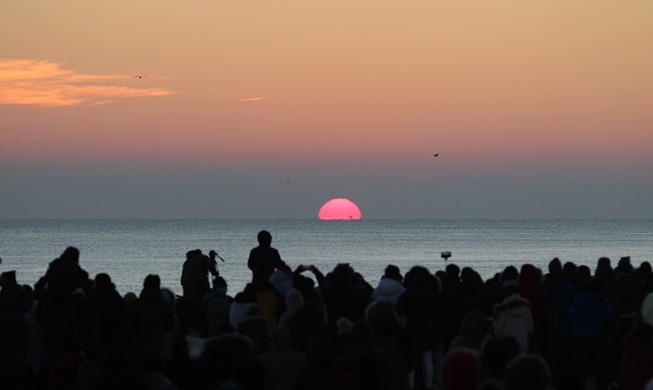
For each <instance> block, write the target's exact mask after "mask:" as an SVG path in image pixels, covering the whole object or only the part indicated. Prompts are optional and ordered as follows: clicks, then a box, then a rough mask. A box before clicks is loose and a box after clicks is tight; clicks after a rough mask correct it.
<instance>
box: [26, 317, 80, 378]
mask: <svg viewBox="0 0 653 390" xmlns="http://www.w3.org/2000/svg"><path fill="white" fill-rule="evenodd" d="M83 361H84V346H83V344H82V339H81V337H79V334H78V333H77V331H75V329H74V328H73V327H71V326H70V325H68V324H62V325H60V326H59V327H57V329H56V331H55V332H54V335H53V337H52V344H51V345H50V352H48V353H46V354H45V355H43V358H42V359H41V363H40V365H39V372H38V373H36V377H35V378H34V384H33V388H34V389H73V388H74V387H75V385H76V384H77V368H78V367H79V365H80V364H81V363H82V362H83Z"/></svg>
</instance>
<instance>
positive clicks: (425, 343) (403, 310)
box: [396, 266, 439, 388]
mask: <svg viewBox="0 0 653 390" xmlns="http://www.w3.org/2000/svg"><path fill="white" fill-rule="evenodd" d="M430 276H431V275H430V273H429V271H428V270H427V269H426V268H424V267H420V266H416V267H413V268H411V269H410V271H408V273H406V279H405V281H404V286H405V287H406V290H407V291H406V292H405V293H403V294H402V295H401V297H399V301H397V305H396V307H397V313H399V314H403V315H404V316H405V318H406V330H407V331H408V334H410V336H411V337H412V338H413V340H414V341H415V344H416V345H417V349H418V350H419V353H420V357H421V359H420V360H421V368H422V383H423V384H424V387H427V388H429V387H431V386H432V385H433V374H434V372H433V369H434V367H433V350H434V349H435V344H436V334H435V328H436V326H435V324H436V322H437V321H438V320H439V319H438V312H437V305H438V302H437V298H436V296H435V293H434V292H433V291H432V290H431V289H430V288H429V286H428V283H429V277H430ZM410 378H411V379H410V387H414V383H415V382H414V380H415V374H414V373H412V374H411V377H410Z"/></svg>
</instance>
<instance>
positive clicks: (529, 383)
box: [503, 354, 552, 390]
mask: <svg viewBox="0 0 653 390" xmlns="http://www.w3.org/2000/svg"><path fill="white" fill-rule="evenodd" d="M551 385H552V383H551V370H549V366H548V365H547V364H546V362H545V361H544V359H542V358H541V357H540V356H538V355H533V354H523V355H520V356H518V357H516V358H514V359H513V360H512V361H511V362H510V363H509V364H508V368H507V369H506V375H505V378H504V380H503V386H504V389H505V390H522V389H529V390H531V389H532V390H549V389H550V388H551Z"/></svg>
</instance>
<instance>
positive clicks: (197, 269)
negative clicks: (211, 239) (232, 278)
mask: <svg viewBox="0 0 653 390" xmlns="http://www.w3.org/2000/svg"><path fill="white" fill-rule="evenodd" d="M209 254H210V255H211V257H209V256H206V255H204V254H202V251H201V250H199V249H195V250H192V251H188V252H187V253H186V261H185V262H184V266H183V269H182V271H181V287H182V288H183V289H184V296H185V297H187V296H189V295H190V294H191V293H192V292H193V285H194V283H195V282H196V281H197V280H205V281H206V282H207V283H208V281H209V279H208V274H209V273H210V274H211V275H213V276H218V269H217V268H216V261H215V256H216V255H217V253H216V252H215V251H211V252H210V253H209Z"/></svg>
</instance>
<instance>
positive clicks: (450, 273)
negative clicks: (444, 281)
mask: <svg viewBox="0 0 653 390" xmlns="http://www.w3.org/2000/svg"><path fill="white" fill-rule="evenodd" d="M445 272H446V273H447V278H448V279H455V280H458V276H459V275H460V268H458V266H457V265H455V264H449V265H447V268H445Z"/></svg>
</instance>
